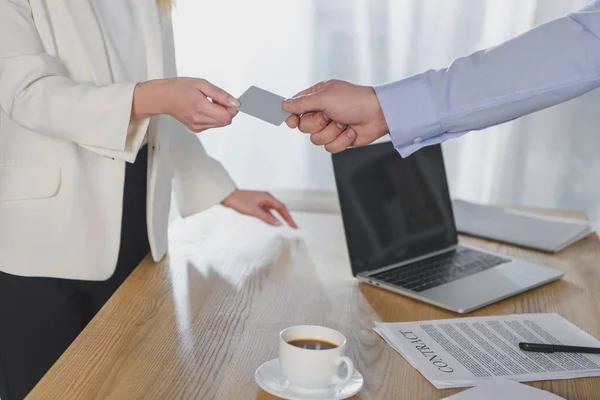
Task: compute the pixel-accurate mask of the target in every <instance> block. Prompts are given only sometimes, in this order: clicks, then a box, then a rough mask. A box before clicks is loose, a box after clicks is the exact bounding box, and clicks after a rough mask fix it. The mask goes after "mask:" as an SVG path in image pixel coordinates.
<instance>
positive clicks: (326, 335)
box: [279, 325, 354, 390]
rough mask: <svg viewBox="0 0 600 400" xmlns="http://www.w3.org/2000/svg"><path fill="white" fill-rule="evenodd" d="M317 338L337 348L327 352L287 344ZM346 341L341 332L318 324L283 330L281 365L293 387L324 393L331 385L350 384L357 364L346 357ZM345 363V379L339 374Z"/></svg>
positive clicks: (280, 341) (280, 353)
mask: <svg viewBox="0 0 600 400" xmlns="http://www.w3.org/2000/svg"><path fill="white" fill-rule="evenodd" d="M300 339H306V340H310V339H314V340H319V341H324V342H329V343H331V344H334V345H336V347H334V348H330V349H325V350H313V349H305V348H301V347H297V346H294V345H292V344H290V343H288V342H290V341H294V340H300ZM346 346H347V344H346V338H345V337H344V335H342V334H341V333H340V332H338V331H336V330H334V329H331V328H326V327H324V326H317V325H302V326H294V327H291V328H287V329H284V330H283V331H281V333H280V334H279V365H280V368H281V372H282V373H283V375H285V377H286V378H287V379H288V381H289V382H290V384H292V385H293V386H295V387H297V388H300V389H308V390H321V389H327V388H328V387H329V386H330V385H332V384H334V385H335V384H343V383H346V382H348V381H349V380H350V379H351V378H352V376H353V375H354V363H353V362H352V360H351V359H349V358H348V357H345V356H344V354H345V351H346ZM342 364H346V369H347V373H346V376H344V377H340V376H339V375H338V373H339V369H340V366H341V365H342Z"/></svg>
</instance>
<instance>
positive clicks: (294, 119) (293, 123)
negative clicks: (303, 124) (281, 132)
mask: <svg viewBox="0 0 600 400" xmlns="http://www.w3.org/2000/svg"><path fill="white" fill-rule="evenodd" d="M285 123H286V124H287V126H288V127H290V128H292V129H296V128H297V127H298V125H299V124H300V117H299V116H297V115H296V114H292V115H290V116H289V117H288V119H286V120H285Z"/></svg>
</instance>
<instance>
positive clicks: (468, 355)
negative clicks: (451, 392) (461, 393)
mask: <svg viewBox="0 0 600 400" xmlns="http://www.w3.org/2000/svg"><path fill="white" fill-rule="evenodd" d="M375 325H376V326H375V328H374V329H375V331H376V332H377V333H378V334H379V335H380V336H381V337H382V338H383V339H384V340H385V341H386V342H387V343H388V344H390V345H391V346H392V347H393V348H394V349H395V350H396V351H397V352H398V353H400V354H401V355H402V356H403V357H404V358H405V359H406V360H407V361H408V362H409V363H410V364H411V365H412V366H413V367H415V368H416V369H417V370H418V371H419V372H420V373H421V374H422V375H423V376H424V377H425V378H427V379H428V380H429V381H430V382H431V383H432V384H433V385H434V386H435V387H436V388H438V389H445V388H458V387H468V386H476V385H477V384H479V383H481V382H483V381H487V380H490V379H494V378H498V377H502V378H508V379H512V380H515V381H519V382H528V381H540V380H551V379H570V378H581V377H587V376H600V355H595V354H578V353H552V354H545V353H532V352H525V351H522V350H521V349H519V342H530V343H547V344H564V345H573V346H589V347H600V341H598V340H597V339H595V338H594V337H592V336H590V335H589V334H587V333H586V332H584V331H582V330H581V329H579V328H578V327H577V326H575V325H573V324H572V323H570V322H569V321H567V320H566V319H564V318H563V317H561V316H560V315H558V314H522V315H508V316H500V317H474V318H458V319H445V320H435V321H421V322H399V323H381V322H375Z"/></svg>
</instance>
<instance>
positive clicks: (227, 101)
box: [132, 78, 240, 133]
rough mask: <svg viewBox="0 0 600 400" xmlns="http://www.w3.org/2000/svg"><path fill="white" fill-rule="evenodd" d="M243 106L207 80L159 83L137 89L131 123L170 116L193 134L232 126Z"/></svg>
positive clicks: (161, 80)
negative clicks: (234, 118) (156, 116)
mask: <svg viewBox="0 0 600 400" xmlns="http://www.w3.org/2000/svg"><path fill="white" fill-rule="evenodd" d="M239 105H240V103H239V102H238V101H237V100H236V99H235V98H234V97H233V96H231V95H230V94H229V93H227V92H225V91H224V90H222V89H220V88H218V87H216V86H215V85H213V84H211V83H210V82H208V81H206V80H204V79H196V78H172V79H157V80H152V81H148V82H144V83H140V84H138V85H137V86H136V88H135V92H134V95H133V108H132V119H133V120H137V119H142V118H147V117H151V116H153V115H159V114H166V115H170V116H172V117H173V118H175V119H176V120H178V121H179V122H181V123H182V124H184V125H185V126H187V127H188V128H189V129H190V130H191V131H193V132H196V133H198V132H202V131H205V130H207V129H211V128H220V127H223V126H226V125H230V124H231V121H232V119H233V117H235V116H236V115H237V111H236V110H235V109H234V108H233V107H239Z"/></svg>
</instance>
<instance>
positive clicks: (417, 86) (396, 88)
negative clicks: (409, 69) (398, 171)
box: [374, 74, 444, 157]
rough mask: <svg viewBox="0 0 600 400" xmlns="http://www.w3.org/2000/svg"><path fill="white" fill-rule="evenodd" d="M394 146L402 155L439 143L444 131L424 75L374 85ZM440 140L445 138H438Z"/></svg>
mask: <svg viewBox="0 0 600 400" xmlns="http://www.w3.org/2000/svg"><path fill="white" fill-rule="evenodd" d="M374 89H375V93H376V94H377V98H378V100H379V104H380V105H381V108H382V110H383V115H384V116H385V120H386V122H387V125H388V128H389V130H390V136H391V138H392V142H393V143H394V147H395V148H396V150H398V152H399V153H400V155H401V156H402V157H406V156H407V155H410V154H412V153H413V152H415V151H417V150H418V149H420V148H422V147H424V146H427V145H431V144H436V143H432V142H433V141H432V140H431V139H432V138H434V137H436V136H439V135H441V134H442V133H443V132H444V130H443V128H442V124H441V121H440V119H439V118H438V116H437V112H436V109H435V105H434V103H433V100H432V98H431V94H430V92H429V86H428V85H427V82H426V81H425V77H424V75H423V74H418V75H414V76H411V77H409V78H406V79H403V80H401V81H398V82H392V83H386V84H383V85H379V86H375V87H374ZM438 139H439V141H437V143H439V142H441V141H443V140H444V139H443V138H438Z"/></svg>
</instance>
